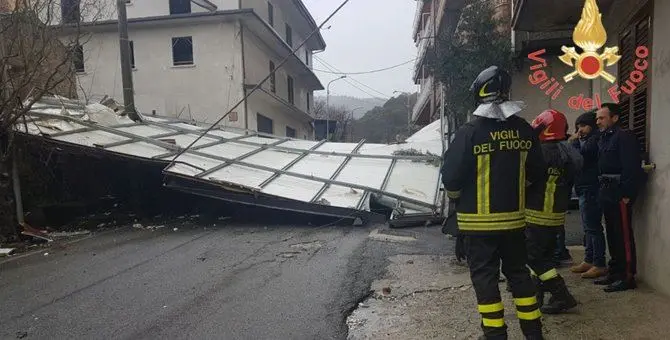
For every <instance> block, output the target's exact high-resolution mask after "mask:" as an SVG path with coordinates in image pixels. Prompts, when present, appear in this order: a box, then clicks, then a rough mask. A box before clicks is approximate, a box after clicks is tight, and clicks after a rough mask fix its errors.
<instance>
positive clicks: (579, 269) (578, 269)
mask: <svg viewBox="0 0 670 340" xmlns="http://www.w3.org/2000/svg"><path fill="white" fill-rule="evenodd" d="M591 268H593V265H592V264H590V263H586V262H582V263H580V264H578V265H576V266H573V267H572V268H570V271H571V272H573V273H576V274H581V273H586V272H587V271H589V270H590V269H591Z"/></svg>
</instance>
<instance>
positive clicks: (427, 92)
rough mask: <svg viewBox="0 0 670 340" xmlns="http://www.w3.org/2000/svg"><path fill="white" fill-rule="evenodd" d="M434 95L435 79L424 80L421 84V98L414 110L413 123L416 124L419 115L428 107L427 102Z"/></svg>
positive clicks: (418, 99)
mask: <svg viewBox="0 0 670 340" xmlns="http://www.w3.org/2000/svg"><path fill="white" fill-rule="evenodd" d="M432 93H433V78H432V77H430V78H428V79H424V80H423V83H422V84H421V92H419V97H418V98H417V100H416V104H415V105H414V108H413V109H412V121H413V122H416V120H417V118H418V117H419V114H420V113H421V111H422V110H423V108H424V107H425V106H426V102H427V101H428V100H429V99H430V96H431V94H432Z"/></svg>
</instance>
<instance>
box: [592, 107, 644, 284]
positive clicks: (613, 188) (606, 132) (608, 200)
mask: <svg viewBox="0 0 670 340" xmlns="http://www.w3.org/2000/svg"><path fill="white" fill-rule="evenodd" d="M620 114H621V112H620V108H619V106H618V105H616V104H603V106H602V107H601V108H600V109H599V110H598V112H597V113H596V123H597V124H598V127H599V128H600V131H601V132H602V135H601V136H600V141H599V142H598V169H599V173H600V176H599V178H598V179H599V181H600V204H601V206H602V208H603V214H604V215H605V227H606V229H607V243H608V246H609V251H610V256H611V257H612V259H611V261H610V263H609V273H608V275H607V277H604V278H601V279H598V280H596V281H595V282H594V283H596V284H600V285H607V287H606V288H605V292H608V293H609V292H619V291H624V290H628V289H634V288H636V285H635V273H636V258H635V257H636V256H635V239H634V237H633V229H632V214H633V210H632V207H633V202H635V199H636V198H637V194H638V192H639V188H640V185H641V184H642V181H643V179H644V172H643V170H642V160H641V157H640V145H639V143H638V140H637V138H636V137H635V135H633V134H632V133H630V132H628V131H625V130H623V129H622V128H621V126H620V125H619V116H620Z"/></svg>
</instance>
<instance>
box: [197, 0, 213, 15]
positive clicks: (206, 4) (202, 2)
mask: <svg viewBox="0 0 670 340" xmlns="http://www.w3.org/2000/svg"><path fill="white" fill-rule="evenodd" d="M191 2H192V3H194V4H196V5H198V6H200V7H202V8H204V9H207V10H209V11H210V12H214V11H216V10H217V9H218V7H216V5H215V4H213V3H212V2H210V1H209V0H191Z"/></svg>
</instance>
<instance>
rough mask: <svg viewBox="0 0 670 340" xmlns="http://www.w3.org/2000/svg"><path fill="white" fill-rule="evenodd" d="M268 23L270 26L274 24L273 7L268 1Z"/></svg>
mask: <svg viewBox="0 0 670 340" xmlns="http://www.w3.org/2000/svg"><path fill="white" fill-rule="evenodd" d="M268 23H269V24H270V26H272V27H274V26H275V8H274V6H272V4H271V3H269V2H268Z"/></svg>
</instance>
